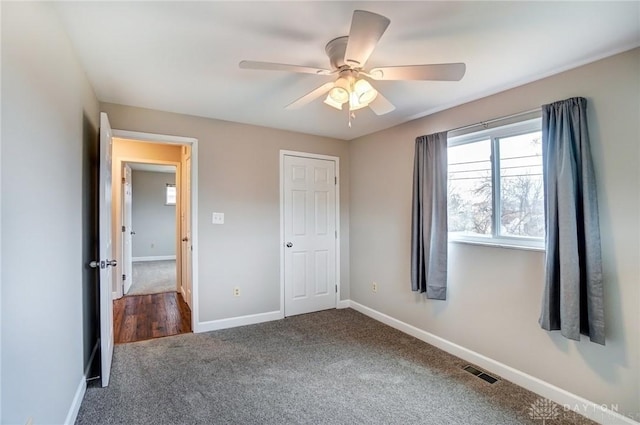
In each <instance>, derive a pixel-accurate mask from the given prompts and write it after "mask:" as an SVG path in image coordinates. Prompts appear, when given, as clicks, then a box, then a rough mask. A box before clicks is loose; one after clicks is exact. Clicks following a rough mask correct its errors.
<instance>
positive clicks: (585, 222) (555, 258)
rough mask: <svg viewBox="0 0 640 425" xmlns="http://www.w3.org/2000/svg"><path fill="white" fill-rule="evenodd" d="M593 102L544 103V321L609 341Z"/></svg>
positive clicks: (568, 332) (569, 333)
mask: <svg viewBox="0 0 640 425" xmlns="http://www.w3.org/2000/svg"><path fill="white" fill-rule="evenodd" d="M586 109H587V101H586V99H584V98H579V97H578V98H571V99H567V100H563V101H559V102H555V103H552V104H549V105H543V106H542V150H543V175H544V193H545V215H546V223H545V224H546V264H545V289H544V294H543V300H542V313H541V315H540V325H541V326H542V328H543V329H546V330H548V331H552V330H560V332H561V334H562V335H563V336H565V337H566V338H570V339H574V340H580V334H581V333H582V334H584V335H588V336H589V337H590V339H591V341H593V342H596V343H598V344H603V345H604V343H605V332H604V302H603V283H602V260H601V256H600V228H599V224H598V201H597V196H596V181H595V174H594V170H593V164H592V161H591V152H590V149H589V135H588V132H587V113H586Z"/></svg>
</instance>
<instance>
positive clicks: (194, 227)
mask: <svg viewBox="0 0 640 425" xmlns="http://www.w3.org/2000/svg"><path fill="white" fill-rule="evenodd" d="M113 137H117V138H120V139H131V140H136V141H143V142H151V143H167V144H171V145H189V146H191V242H192V248H193V251H192V254H191V285H192V286H191V297H192V299H191V330H192V331H193V332H199V323H200V320H199V318H200V314H199V308H198V306H199V303H198V139H196V138H193V137H182V136H171V135H166V134H154V133H142V132H138V131H128V130H113Z"/></svg>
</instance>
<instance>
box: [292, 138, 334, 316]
mask: <svg viewBox="0 0 640 425" xmlns="http://www.w3.org/2000/svg"><path fill="white" fill-rule="evenodd" d="M285 156H297V157H300V158H311V159H324V160H327V161H333V162H335V164H336V179H337V183H336V232H337V238H336V285H337V291H336V307H337V306H338V305H339V303H340V288H341V284H340V240H341V234H340V158H339V157H337V156H331V155H321V154H315V153H308V152H297V151H289V150H280V316H281V318H283V317H284V314H285V311H284V254H285V253H284V244H285V238H284V230H285V228H284V208H283V205H284V176H285V173H284V157H285Z"/></svg>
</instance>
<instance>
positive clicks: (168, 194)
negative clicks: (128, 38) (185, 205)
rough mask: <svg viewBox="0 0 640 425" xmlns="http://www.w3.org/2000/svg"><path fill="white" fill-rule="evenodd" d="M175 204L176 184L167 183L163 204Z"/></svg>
mask: <svg viewBox="0 0 640 425" xmlns="http://www.w3.org/2000/svg"><path fill="white" fill-rule="evenodd" d="M175 204H176V185H175V184H168V183H167V187H166V191H165V205H175Z"/></svg>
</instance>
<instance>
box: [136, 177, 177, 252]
mask: <svg viewBox="0 0 640 425" xmlns="http://www.w3.org/2000/svg"><path fill="white" fill-rule="evenodd" d="M167 184H176V175H175V173H159V172H153V171H140V170H133V172H132V173H131V192H132V194H133V201H132V208H131V210H132V218H131V221H132V226H131V229H132V230H134V231H135V232H136V234H135V235H134V236H133V259H134V260H135V259H136V258H137V257H155V256H168V255H173V256H175V255H176V206H175V205H165V193H166V187H167Z"/></svg>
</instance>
